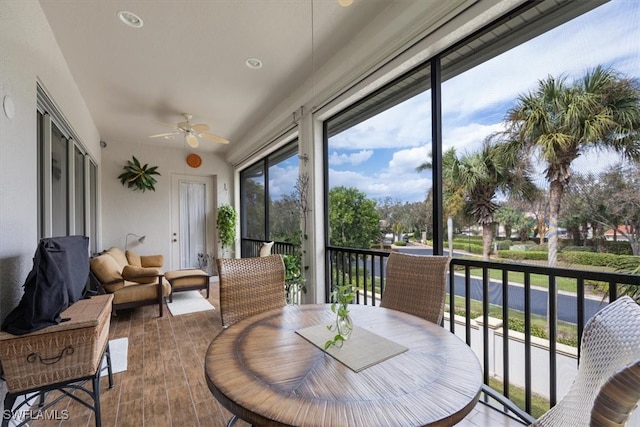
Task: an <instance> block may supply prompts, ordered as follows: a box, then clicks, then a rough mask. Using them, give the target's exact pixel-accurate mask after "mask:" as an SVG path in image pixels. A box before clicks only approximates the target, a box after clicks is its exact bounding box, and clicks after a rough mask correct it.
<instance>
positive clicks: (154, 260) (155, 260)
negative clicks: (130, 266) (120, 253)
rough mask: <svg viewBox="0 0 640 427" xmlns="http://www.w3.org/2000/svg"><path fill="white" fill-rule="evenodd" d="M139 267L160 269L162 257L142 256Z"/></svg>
mask: <svg viewBox="0 0 640 427" xmlns="http://www.w3.org/2000/svg"><path fill="white" fill-rule="evenodd" d="M140 265H142V266H143V267H157V268H162V266H163V265H164V257H163V256H162V255H142V256H141V257H140Z"/></svg>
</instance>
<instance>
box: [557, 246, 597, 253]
mask: <svg viewBox="0 0 640 427" xmlns="http://www.w3.org/2000/svg"><path fill="white" fill-rule="evenodd" d="M562 252H595V251H594V250H593V248H592V247H591V246H567V247H564V248H562Z"/></svg>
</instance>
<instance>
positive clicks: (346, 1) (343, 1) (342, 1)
mask: <svg viewBox="0 0 640 427" xmlns="http://www.w3.org/2000/svg"><path fill="white" fill-rule="evenodd" d="M338 4H339V5H340V6H342V7H349V6H351V5H352V4H353V0H338Z"/></svg>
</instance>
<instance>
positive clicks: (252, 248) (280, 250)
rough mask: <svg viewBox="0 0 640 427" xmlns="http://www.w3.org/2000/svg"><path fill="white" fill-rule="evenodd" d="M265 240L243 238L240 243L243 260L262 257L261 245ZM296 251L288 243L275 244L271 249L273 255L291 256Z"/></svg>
mask: <svg viewBox="0 0 640 427" xmlns="http://www.w3.org/2000/svg"><path fill="white" fill-rule="evenodd" d="M263 242H264V240H259V239H247V238H242V239H241V241H240V254H241V257H242V258H251V257H257V256H259V255H260V245H262V243H263ZM294 251H295V246H294V245H293V244H291V243H286V242H274V243H273V246H272V247H271V253H272V254H282V255H290V254H293V252H294Z"/></svg>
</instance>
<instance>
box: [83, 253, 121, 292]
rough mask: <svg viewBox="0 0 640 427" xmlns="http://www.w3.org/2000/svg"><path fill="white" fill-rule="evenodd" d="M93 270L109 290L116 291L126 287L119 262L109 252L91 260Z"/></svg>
mask: <svg viewBox="0 0 640 427" xmlns="http://www.w3.org/2000/svg"><path fill="white" fill-rule="evenodd" d="M89 265H90V267H91V271H92V272H93V274H94V275H95V276H96V278H97V279H98V280H99V281H100V283H102V284H103V285H104V287H105V289H106V290H107V292H115V291H117V290H118V289H120V288H122V287H124V280H123V278H122V274H120V272H121V270H122V269H121V268H120V266H119V265H118V262H117V261H116V260H115V259H114V258H113V257H112V256H111V255H109V254H102V255H99V256H97V257H95V258H91V260H90V261H89Z"/></svg>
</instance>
